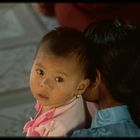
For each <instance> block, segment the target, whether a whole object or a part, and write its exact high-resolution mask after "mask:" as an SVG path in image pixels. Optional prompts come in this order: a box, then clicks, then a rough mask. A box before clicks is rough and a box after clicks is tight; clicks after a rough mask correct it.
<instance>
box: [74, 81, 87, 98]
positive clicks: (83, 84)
mask: <svg viewBox="0 0 140 140" xmlns="http://www.w3.org/2000/svg"><path fill="white" fill-rule="evenodd" d="M89 85H90V80H89V79H84V80H82V81H81V82H80V83H79V85H78V87H77V92H76V96H77V95H81V94H82V93H84V91H85V90H86V89H87V87H88V86H89Z"/></svg>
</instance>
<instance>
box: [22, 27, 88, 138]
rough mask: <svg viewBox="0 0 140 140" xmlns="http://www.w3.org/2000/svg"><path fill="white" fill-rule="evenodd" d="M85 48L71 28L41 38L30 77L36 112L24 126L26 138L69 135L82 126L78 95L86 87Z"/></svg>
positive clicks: (82, 111)
mask: <svg viewBox="0 0 140 140" xmlns="http://www.w3.org/2000/svg"><path fill="white" fill-rule="evenodd" d="M89 46H90V45H89V44H88V41H87V40H86V38H85V37H84V36H83V34H82V33H81V32H79V31H77V30H75V29H72V28H65V27H58V28H56V29H55V30H52V31H50V32H49V33H47V34H46V35H45V36H44V37H43V38H42V40H41V41H40V43H39V45H38V48H37V52H36V55H35V59H34V63H33V66H32V70H31V75H30V88H31V92H32V94H33V96H34V97H35V99H36V100H37V104H36V109H37V110H38V113H37V115H36V116H35V117H34V119H31V120H30V121H28V122H27V123H26V124H25V126H24V129H23V130H24V132H25V133H26V136H30V137H31V136H32V137H33V136H36V137H42V136H44V137H45V136H49V137H52V136H69V135H70V134H71V133H72V132H73V130H76V129H80V128H85V127H86V109H85V107H84V102H83V99H82V96H81V95H82V93H84V91H85V90H86V88H87V87H88V85H89V84H90V80H89V79H90V78H89V75H90V69H89V65H90V63H89V62H90V61H89V60H88V59H89Z"/></svg>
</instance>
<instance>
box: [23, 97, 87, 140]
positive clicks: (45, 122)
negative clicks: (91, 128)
mask: <svg viewBox="0 0 140 140" xmlns="http://www.w3.org/2000/svg"><path fill="white" fill-rule="evenodd" d="M37 106H38V107H39V108H38V109H39V112H38V113H37V115H36V116H35V118H34V119H33V120H30V121H28V122H27V123H26V124H25V126H24V128H23V132H26V136H28V137H34V136H36V137H40V136H49V137H51V136H52V137H55V136H67V135H68V134H69V133H71V132H72V131H73V130H76V129H80V128H84V127H85V122H86V115H85V109H84V104H83V99H82V96H80V97H79V98H73V99H72V100H70V101H69V102H68V103H67V104H66V105H64V106H61V107H58V108H52V109H50V110H49V111H47V112H44V113H42V114H40V112H41V109H42V106H41V105H40V104H37Z"/></svg>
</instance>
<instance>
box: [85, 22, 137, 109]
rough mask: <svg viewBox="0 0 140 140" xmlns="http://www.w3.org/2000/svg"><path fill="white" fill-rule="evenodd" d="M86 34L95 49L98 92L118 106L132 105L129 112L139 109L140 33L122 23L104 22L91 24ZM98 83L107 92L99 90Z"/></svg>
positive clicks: (94, 67)
mask: <svg viewBox="0 0 140 140" xmlns="http://www.w3.org/2000/svg"><path fill="white" fill-rule="evenodd" d="M84 34H85V36H86V37H87V38H88V39H89V41H90V42H91V47H92V61H93V67H92V71H93V74H92V75H93V77H92V82H93V83H94V85H95V86H94V87H93V89H94V88H95V89H96V88H97V90H94V92H95V91H98V94H100V93H101V92H102V93H104V95H105V94H106V93H108V96H109V97H112V99H113V100H115V101H116V102H118V103H121V104H127V105H129V109H130V108H131V107H132V106H135V105H136V104H137V105H139V101H140V86H139V82H138V81H139V79H140V48H139V47H140V29H139V28H136V27H135V26H133V25H130V24H129V23H125V22H122V21H118V20H104V21H99V22H97V23H96V24H95V23H92V24H90V25H89V26H88V27H87V28H86V29H85V31H84ZM97 78H99V79H100V80H98V79H97ZM97 81H98V82H99V81H101V82H100V85H101V84H103V86H104V89H105V90H102V89H103V88H101V89H99V88H98V87H97V86H96V85H98V82H97ZM96 82H97V83H96ZM99 87H100V86H99ZM105 92H106V93H105ZM87 94H88V93H87ZM92 94H93V96H94V94H95V93H92ZM95 95H96V94H95ZM102 95H103V94H102ZM87 96H88V95H87ZM96 96H97V95H96ZM108 96H107V97H108ZM90 97H92V96H91V95H90ZM93 99H94V98H93ZM134 108H136V107H134ZM138 108H140V106H138Z"/></svg>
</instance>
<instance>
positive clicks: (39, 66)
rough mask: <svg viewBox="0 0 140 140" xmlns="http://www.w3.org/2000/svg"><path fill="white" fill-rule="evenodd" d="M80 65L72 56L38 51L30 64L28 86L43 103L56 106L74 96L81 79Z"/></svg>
mask: <svg viewBox="0 0 140 140" xmlns="http://www.w3.org/2000/svg"><path fill="white" fill-rule="evenodd" d="M80 71H81V69H80V65H79V64H78V63H77V61H76V60H75V59H74V58H70V57H68V58H63V57H58V56H54V55H52V54H46V52H45V53H44V52H43V51H39V52H38V54H37V55H36V59H35V61H34V64H33V66H32V70H31V75H30V88H31V91H32V94H33V96H34V97H35V98H36V99H37V100H38V101H39V102H40V103H41V104H42V105H43V106H50V107H58V106H61V105H63V104H65V103H66V102H68V101H69V100H70V99H72V98H73V97H74V96H75V93H76V91H77V88H78V85H79V83H80V82H81V81H82V80H83V75H82V74H81V73H82V72H80Z"/></svg>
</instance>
